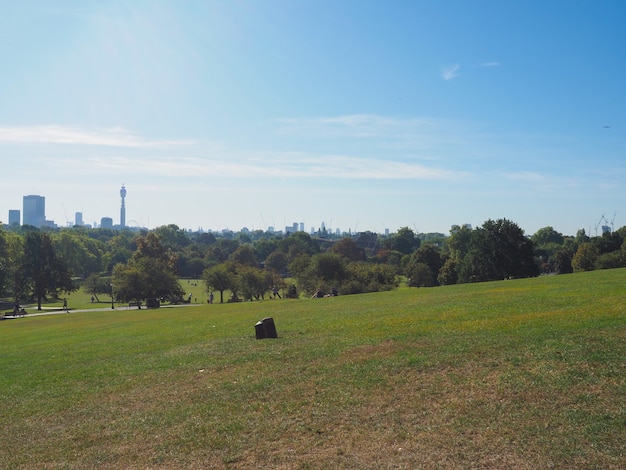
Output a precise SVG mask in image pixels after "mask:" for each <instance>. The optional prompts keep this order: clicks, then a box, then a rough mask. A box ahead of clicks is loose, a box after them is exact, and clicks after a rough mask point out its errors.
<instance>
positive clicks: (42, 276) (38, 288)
mask: <svg viewBox="0 0 626 470" xmlns="http://www.w3.org/2000/svg"><path fill="white" fill-rule="evenodd" d="M22 262H23V265H22V269H23V270H24V273H25V278H26V280H27V282H29V284H30V286H31V288H32V292H33V297H35V299H36V300H37V310H41V303H42V301H43V300H44V299H45V298H46V297H47V296H48V295H52V296H54V297H55V298H57V297H58V296H59V294H60V293H62V292H63V293H69V292H72V291H74V290H76V288H75V286H74V284H73V283H72V278H71V275H70V271H69V269H68V268H67V266H66V265H65V264H64V263H63V261H62V260H61V259H59V258H58V257H57V256H56V254H55V252H54V249H53V247H52V240H51V238H50V235H49V234H47V233H41V232H38V231H29V232H27V233H26V238H25V241H24V257H23V259H22Z"/></svg>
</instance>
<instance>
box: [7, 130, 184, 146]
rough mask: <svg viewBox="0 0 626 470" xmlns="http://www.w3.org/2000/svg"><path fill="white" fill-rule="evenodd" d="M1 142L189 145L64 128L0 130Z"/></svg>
mask: <svg viewBox="0 0 626 470" xmlns="http://www.w3.org/2000/svg"><path fill="white" fill-rule="evenodd" d="M0 143H12V144H65V145H89V146H105V147H133V148H138V147H139V148H141V147H144V148H145V147H164V146H173V145H174V146H175V145H189V144H192V143H193V142H192V141H188V140H151V139H145V138H143V137H141V136H138V135H136V134H133V133H131V132H128V131H126V130H125V129H122V128H119V127H115V128H110V129H85V128H80V127H65V126H26V127H0Z"/></svg>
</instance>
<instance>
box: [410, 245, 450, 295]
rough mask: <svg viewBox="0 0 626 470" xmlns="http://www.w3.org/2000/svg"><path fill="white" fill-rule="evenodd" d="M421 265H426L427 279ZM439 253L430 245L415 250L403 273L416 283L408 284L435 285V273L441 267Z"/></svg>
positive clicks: (437, 272) (436, 273)
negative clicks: (428, 272)
mask: <svg viewBox="0 0 626 470" xmlns="http://www.w3.org/2000/svg"><path fill="white" fill-rule="evenodd" d="M422 265H425V266H426V267H428V270H429V271H430V277H429V278H428V279H427V278H425V277H424V275H423V268H422ZM441 266H442V262H441V254H440V253H439V250H437V249H436V248H435V247H434V246H432V245H424V246H421V247H419V248H418V249H417V250H415V251H414V252H413V253H412V254H411V256H410V258H409V262H408V264H407V267H406V270H405V275H406V276H407V277H408V278H409V279H410V280H411V281H410V282H417V283H418V284H410V285H415V286H424V287H432V286H436V285H437V275H438V274H439V270H440V269H441Z"/></svg>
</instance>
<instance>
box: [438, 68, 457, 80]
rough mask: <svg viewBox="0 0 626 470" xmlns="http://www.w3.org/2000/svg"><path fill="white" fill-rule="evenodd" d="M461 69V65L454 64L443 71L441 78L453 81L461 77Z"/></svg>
mask: <svg viewBox="0 0 626 470" xmlns="http://www.w3.org/2000/svg"><path fill="white" fill-rule="evenodd" d="M460 68H461V65H460V64H453V65H449V66H447V67H444V68H443V69H442V71H441V78H443V79H444V80H446V81H447V80H452V79H453V78H456V77H458V76H459V69H460Z"/></svg>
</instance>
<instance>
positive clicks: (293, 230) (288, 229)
mask: <svg viewBox="0 0 626 470" xmlns="http://www.w3.org/2000/svg"><path fill="white" fill-rule="evenodd" d="M297 231H298V224H297V223H296V222H294V223H293V225H291V226H287V227H285V233H286V234H287V235H289V234H290V233H296V232H297Z"/></svg>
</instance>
